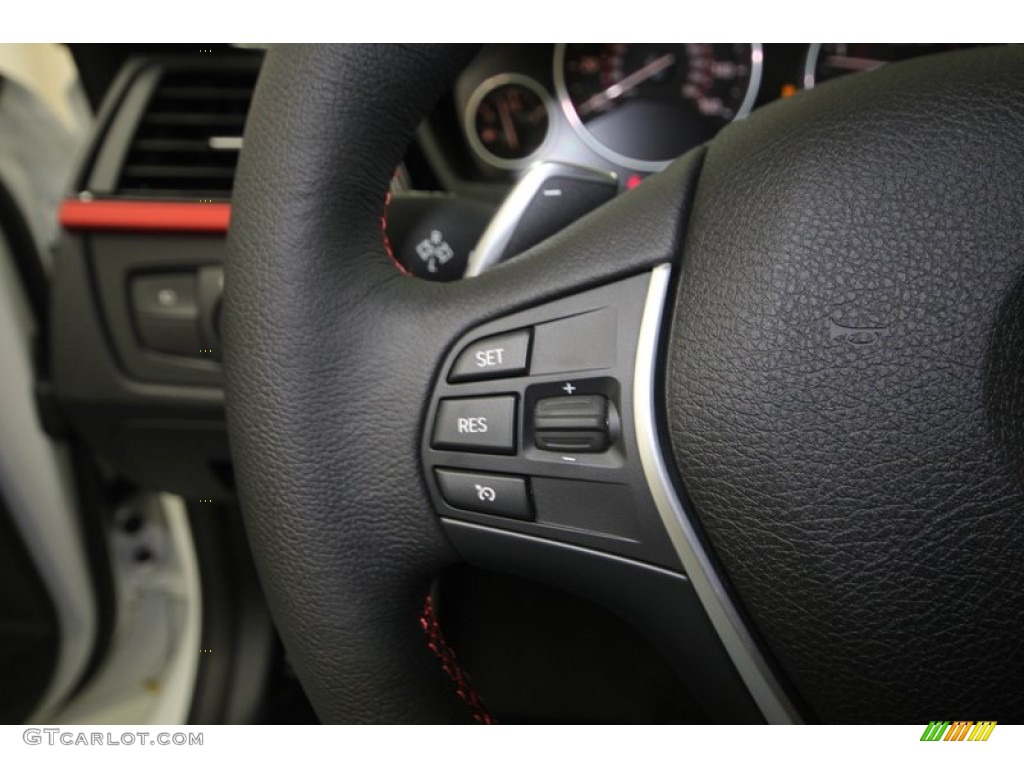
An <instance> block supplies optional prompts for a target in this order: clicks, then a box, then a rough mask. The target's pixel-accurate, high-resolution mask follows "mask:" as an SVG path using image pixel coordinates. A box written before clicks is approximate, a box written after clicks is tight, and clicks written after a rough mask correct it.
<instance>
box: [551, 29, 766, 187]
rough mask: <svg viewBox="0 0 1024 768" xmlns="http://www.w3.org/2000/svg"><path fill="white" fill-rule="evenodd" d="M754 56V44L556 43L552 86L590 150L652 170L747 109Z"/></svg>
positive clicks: (756, 66) (757, 56) (757, 66)
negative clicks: (553, 85)
mask: <svg viewBox="0 0 1024 768" xmlns="http://www.w3.org/2000/svg"><path fill="white" fill-rule="evenodd" d="M761 62H762V55H761V46H760V45H759V44H756V43H755V44H750V43H735V44H733V43H687V44H650V43H580V44H560V45H558V46H557V47H556V48H555V86H556V88H557V90H558V98H559V100H560V101H561V103H562V108H563V110H564V111H565V114H566V117H567V118H568V120H569V122H570V123H571V124H572V125H573V127H574V128H575V129H576V131H577V133H578V134H579V135H580V138H581V139H583V141H584V142H586V143H587V144H588V145H589V146H590V147H591V149H593V150H594V151H595V152H597V153H598V154H599V155H601V156H602V157H604V158H606V159H608V160H611V161H612V162H615V163H618V164H619V165H622V166H625V167H627V168H634V169H636V170H641V171H655V170H659V169H660V168H662V167H664V166H665V165H666V164H667V163H668V162H670V161H671V160H673V159H674V158H676V157H677V156H679V155H681V154H682V153H683V152H685V151H686V150H687V149H690V148H691V147H694V146H696V145H698V144H700V143H701V142H704V141H706V140H708V139H710V138H711V137H712V136H714V135H715V133H717V132H718V131H719V130H720V129H721V128H722V127H723V126H724V125H726V124H727V123H729V122H730V121H732V120H735V119H736V118H739V117H743V116H744V115H746V114H747V113H748V112H750V109H751V107H753V105H754V100H755V98H756V97H757V89H758V86H759V84H760V80H761Z"/></svg>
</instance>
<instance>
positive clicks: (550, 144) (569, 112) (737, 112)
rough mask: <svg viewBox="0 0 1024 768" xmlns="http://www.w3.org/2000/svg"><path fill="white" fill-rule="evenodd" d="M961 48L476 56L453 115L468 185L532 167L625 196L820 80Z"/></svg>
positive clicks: (528, 51)
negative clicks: (604, 174) (569, 169)
mask: <svg viewBox="0 0 1024 768" xmlns="http://www.w3.org/2000/svg"><path fill="white" fill-rule="evenodd" d="M961 47H966V46H964V45H962V44H958V43H942V44H866V43H813V44H811V45H799V44H765V45H762V44H760V43H572V44H565V43H560V44H556V45H553V46H552V45H494V46H489V47H488V48H485V49H484V51H483V52H482V53H481V55H480V56H479V57H478V58H477V60H476V61H475V62H474V64H473V65H472V66H470V67H469V68H468V69H467V70H466V72H465V73H463V75H462V77H461V78H460V80H459V82H458V84H457V86H456V89H455V94H454V101H455V104H454V107H455V111H456V114H457V117H458V122H459V129H460V130H461V132H462V139H463V142H462V143H463V146H464V147H465V148H468V155H469V165H470V166H471V173H470V175H471V176H475V177H477V178H480V179H483V180H500V179H502V178H503V177H504V178H511V179H514V178H516V177H518V176H519V175H521V173H522V172H523V171H525V170H526V169H527V168H528V167H530V166H531V165H533V164H534V163H536V162H538V161H541V160H559V161H562V162H569V163H578V164H581V165H589V166H594V167H598V168H604V169H607V170H610V171H613V172H615V173H617V174H618V175H619V176H620V178H621V179H622V182H623V184H627V183H629V181H630V180H633V179H635V180H637V181H639V179H641V178H642V177H643V176H644V175H646V174H648V173H652V172H655V171H658V170H660V169H661V168H663V167H665V166H666V165H667V164H668V163H670V162H671V161H672V160H673V159H675V158H676V157H678V156H679V155H680V154H682V153H684V152H686V151H687V150H688V149H691V148H692V147H695V146H697V145H699V144H701V143H703V142H705V141H707V140H708V139H710V138H712V137H713V136H714V135H715V134H716V133H717V132H718V131H719V130H721V129H722V128H723V127H724V126H725V125H727V124H728V123H730V122H732V121H733V120H740V119H742V118H744V117H745V116H746V115H748V114H749V113H750V112H751V110H753V109H755V108H757V107H759V106H761V105H763V104H765V103H768V102H771V101H774V100H776V99H780V98H786V97H788V96H791V95H793V94H794V93H796V92H797V91H799V90H801V89H806V88H813V87H816V86H818V85H820V84H821V83H822V82H824V81H826V80H831V79H834V78H837V77H840V76H845V75H849V74H853V73H857V72H863V71H868V70H872V69H876V68H878V67H880V66H883V65H885V64H887V63H888V62H890V61H898V60H902V59H906V58H911V57H914V56H920V55H927V54H931V53H938V52H942V51H948V50H955V49H957V48H961Z"/></svg>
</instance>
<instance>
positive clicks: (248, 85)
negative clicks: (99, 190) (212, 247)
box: [117, 66, 257, 200]
mask: <svg viewBox="0 0 1024 768" xmlns="http://www.w3.org/2000/svg"><path fill="white" fill-rule="evenodd" d="M256 76H257V69H256V68H255V67H252V68H224V69H220V68H215V67H211V68H209V69H195V68H190V67H185V66H183V67H180V68H174V67H169V68H167V69H166V70H165V71H164V72H163V74H162V76H161V78H160V82H159V83H157V86H156V88H155V90H154V91H153V94H152V96H151V97H150V100H149V104H148V105H147V106H146V110H145V112H144V114H143V116H142V118H141V120H140V121H139V125H138V127H137V128H136V132H135V136H134V137H133V138H132V142H131V145H130V147H129V149H128V153H127V155H126V157H125V161H124V165H123V166H122V168H121V173H120V178H119V180H118V185H117V192H118V193H120V194H123V195H130V196H132V197H174V198H185V199H189V198H196V199H204V200H206V199H227V198H228V197H229V196H230V193H231V187H232V185H233V183H234V176H235V166H236V165H237V163H238V155H239V149H238V148H237V147H236V146H231V144H232V141H230V140H236V139H237V138H238V137H240V136H241V135H242V132H243V129H244V127H245V118H246V114H247V113H248V109H249V103H250V101H251V100H252V92H253V88H254V87H255V84H256ZM225 137H226V138H225ZM211 139H212V140H213V141H212V142H211ZM228 139H229V140H228Z"/></svg>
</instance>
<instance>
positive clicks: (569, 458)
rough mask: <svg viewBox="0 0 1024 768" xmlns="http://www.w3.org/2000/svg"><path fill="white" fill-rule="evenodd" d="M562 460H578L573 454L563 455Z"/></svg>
mask: <svg viewBox="0 0 1024 768" xmlns="http://www.w3.org/2000/svg"><path fill="white" fill-rule="evenodd" d="M562 461H576V459H574V458H573V457H572V456H563V457H562Z"/></svg>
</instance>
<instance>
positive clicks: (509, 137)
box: [498, 99, 519, 152]
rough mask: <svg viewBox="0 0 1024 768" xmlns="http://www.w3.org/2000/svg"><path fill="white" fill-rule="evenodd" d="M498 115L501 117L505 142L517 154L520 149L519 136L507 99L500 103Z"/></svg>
mask: <svg viewBox="0 0 1024 768" xmlns="http://www.w3.org/2000/svg"><path fill="white" fill-rule="evenodd" d="M498 114H499V115H501V129H502V130H503V131H504V132H505V142H506V143H507V144H508V148H509V149H510V150H512V151H513V152H515V151H516V150H517V149H519V134H517V133H516V124H515V121H514V120H513V119H512V110H511V109H509V106H508V100H507V99H502V100H501V101H499V102H498Z"/></svg>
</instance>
